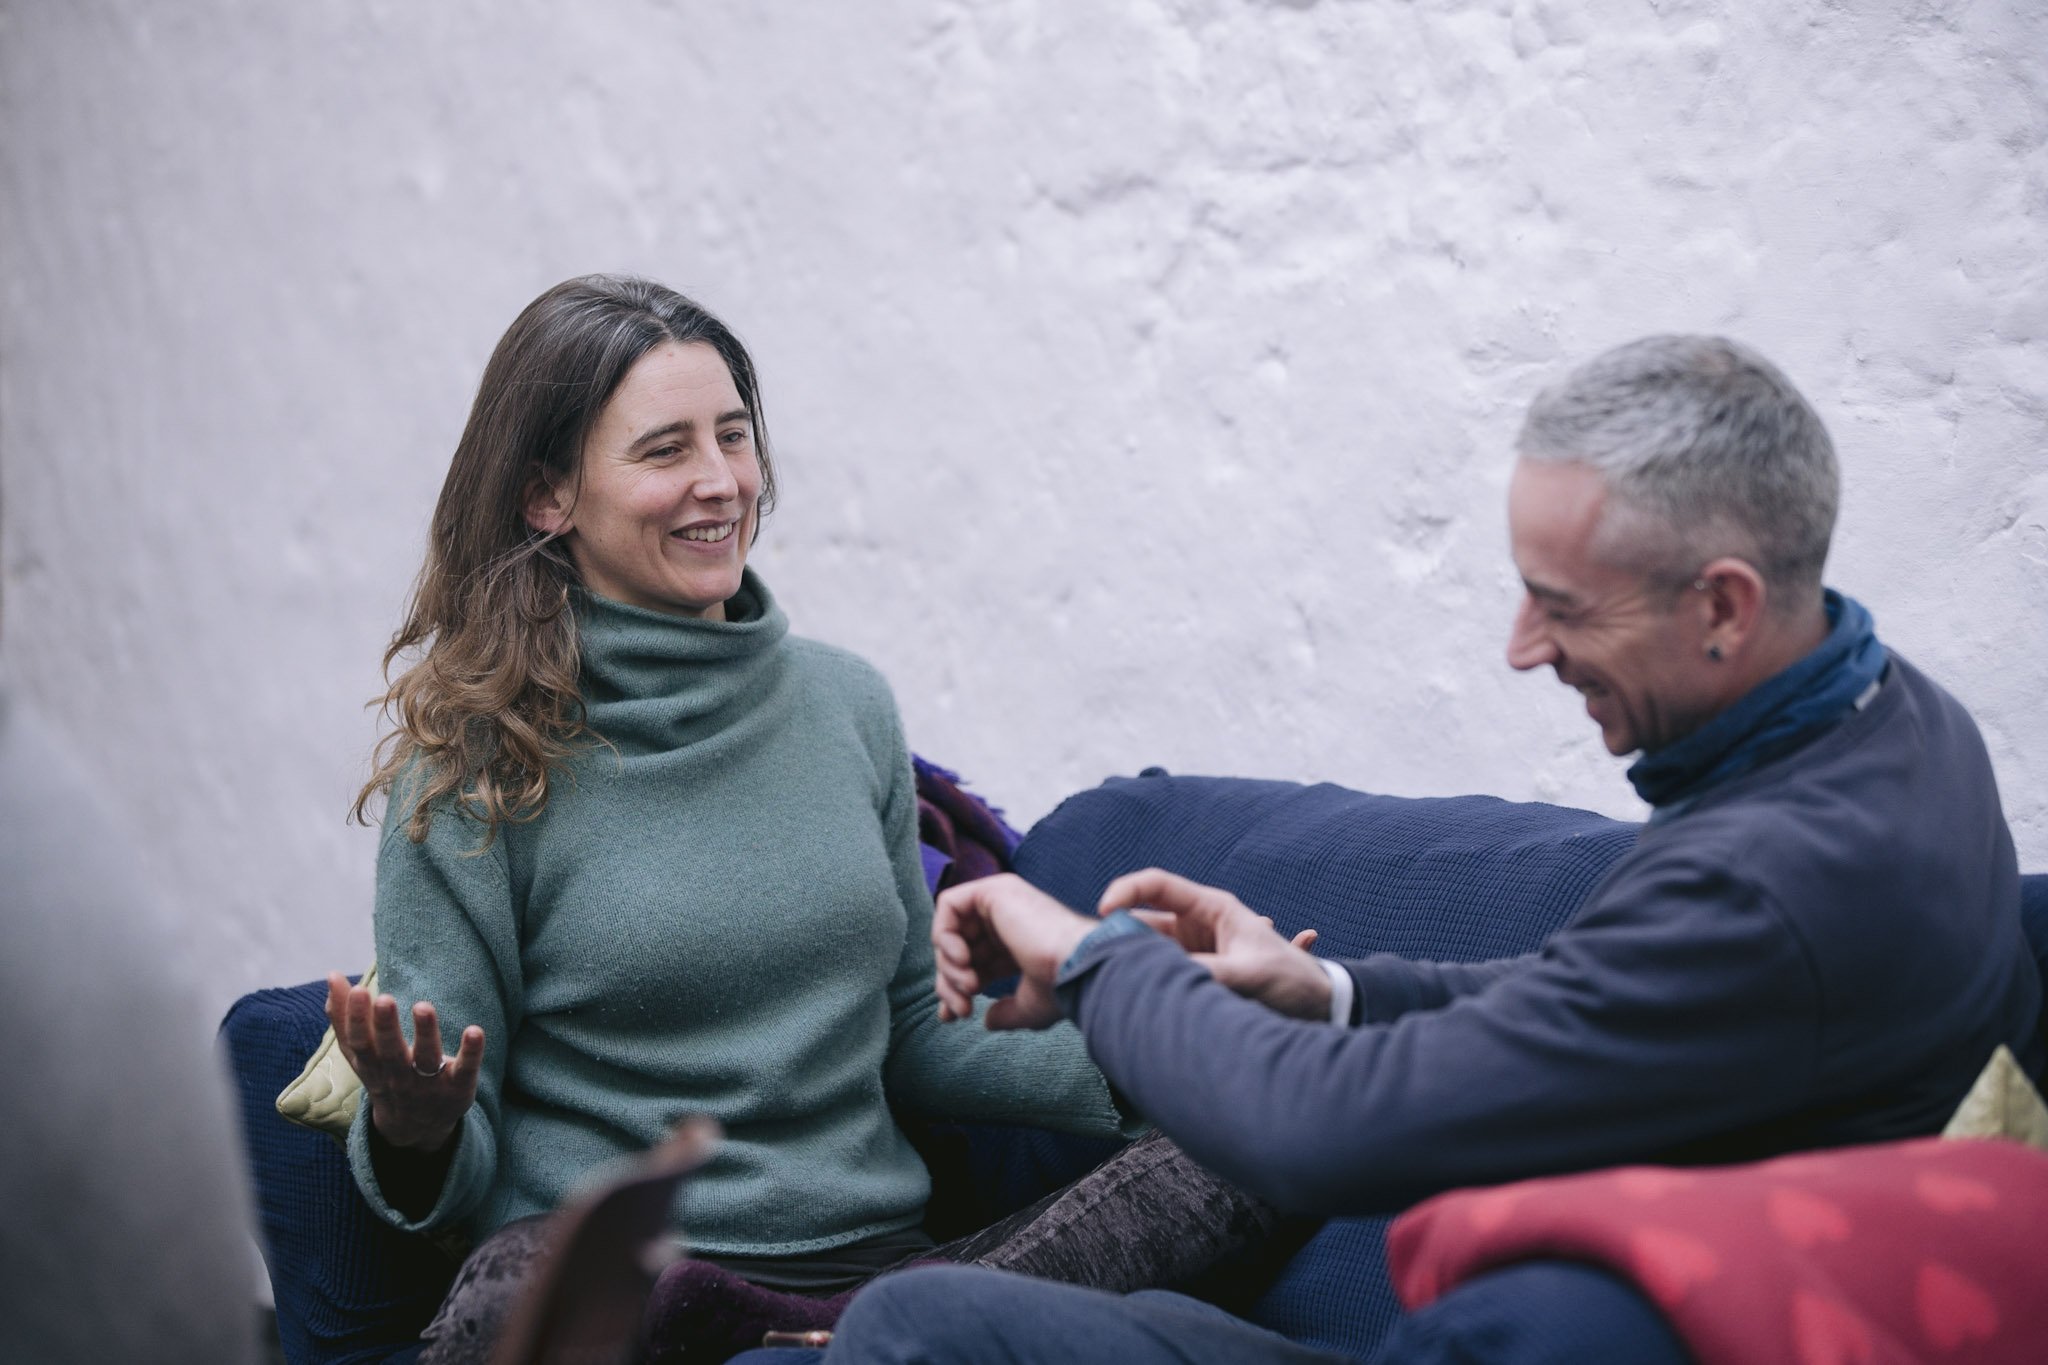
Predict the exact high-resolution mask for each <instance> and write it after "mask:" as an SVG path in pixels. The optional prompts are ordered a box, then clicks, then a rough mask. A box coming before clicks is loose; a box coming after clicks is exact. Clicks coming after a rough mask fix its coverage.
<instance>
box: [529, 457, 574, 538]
mask: <svg viewBox="0 0 2048 1365" xmlns="http://www.w3.org/2000/svg"><path fill="white" fill-rule="evenodd" d="M570 506H571V503H570V499H569V498H568V496H567V494H566V493H565V491H564V490H563V488H562V487H561V485H559V484H557V483H554V482H552V481H551V480H549V478H548V477H547V476H546V475H545V474H541V473H538V472H536V473H535V474H534V476H533V478H532V479H531V480H530V481H529V482H528V483H527V485H526V498H525V512H526V524H527V525H528V526H531V527H532V528H533V529H534V530H536V531H538V532H540V533H541V534H542V535H544V536H565V535H567V534H569V532H570V530H571V529H572V527H571V523H570V520H569V510H570Z"/></svg>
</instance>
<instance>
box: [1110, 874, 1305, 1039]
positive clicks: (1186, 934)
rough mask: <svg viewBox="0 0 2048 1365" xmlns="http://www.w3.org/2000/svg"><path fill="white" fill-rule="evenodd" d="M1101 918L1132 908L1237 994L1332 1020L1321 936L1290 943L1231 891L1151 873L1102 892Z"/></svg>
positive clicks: (1280, 1009) (1132, 876)
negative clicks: (1313, 952) (1312, 951)
mask: <svg viewBox="0 0 2048 1365" xmlns="http://www.w3.org/2000/svg"><path fill="white" fill-rule="evenodd" d="M1099 910H1100V912H1101V913H1102V914H1105V915H1107V914H1110V913H1111V912H1113V911H1117V910H1129V911H1131V912H1132V913H1133V914H1135V915H1136V916H1137V917H1138V918H1139V919H1141V920H1144V921H1145V922H1146V923H1147V924H1149V925H1151V926H1152V927H1153V928H1154V929H1157V930H1158V931H1159V932H1160V933H1162V934H1164V935H1166V936H1167V937H1168V938H1170V939H1172V940H1174V941H1175V942H1176V943H1178V944H1180V946H1181V947H1182V948H1184V949H1186V950H1187V952H1188V955H1189V956H1191V957H1193V958H1194V960H1195V961H1197V962H1199V963H1201V964H1202V965H1203V966H1204V967H1207V968H1208V969H1209V974H1210V975H1211V976H1213V977H1215V978H1216V979H1217V980H1218V981H1220V982H1222V983H1223V984H1224V985H1226V986H1228V987H1230V989H1232V990H1233V991H1236V992H1237V993H1238V994H1239V995H1243V996H1249V997H1250V998H1251V999H1253V1000H1256V1001H1258V1002H1259V1003H1260V1004H1262V1005H1264V1006H1265V1007H1266V1008H1268V1009H1270V1010H1273V1011H1275V1012H1276V1013H1279V1014H1286V1015H1292V1016H1293V1017H1294V1018H1297V1019H1327V1018H1329V1017H1330V978H1329V976H1328V974H1326V973H1325V972H1324V971H1323V967H1322V964H1321V963H1320V962H1318V961H1316V959H1315V958H1313V957H1311V956H1310V955H1309V952H1308V948H1309V945H1310V944H1312V943H1314V942H1315V941H1316V931H1315V930H1313V929H1304V930H1302V931H1301V932H1300V933H1298V934H1296V935H1295V936H1294V938H1293V939H1292V940H1288V939H1284V938H1282V937H1280V935H1279V933H1278V932H1276V931H1275V930H1274V928H1273V921H1272V920H1270V919H1268V918H1266V917H1265V916H1264V915H1261V914H1258V913H1256V912H1255V911H1253V910H1252V909H1250V908H1249V907H1248V906H1246V905H1245V903H1244V902H1243V901H1241V900H1239V899H1238V898H1237V897H1235V896H1233V895H1231V894H1230V893H1229V892H1228V891H1224V890H1220V889H1218V888H1216V887H1213V886H1203V885H1202V884H1201V883H1200V882H1191V881H1189V880H1188V879H1187V878H1186V877H1179V876H1175V875H1174V874H1173V873H1171V872H1163V871H1161V870H1160V869H1158V868H1156V867H1154V868H1147V869H1146V870H1145V871H1143V872H1132V873H1129V874H1128V875H1126V876H1122V877H1118V878H1117V879H1116V880H1115V881H1113V882H1111V883H1110V884H1109V889H1108V890H1107V891H1104V892H1103V893H1102V903H1101V905H1100V907H1099Z"/></svg>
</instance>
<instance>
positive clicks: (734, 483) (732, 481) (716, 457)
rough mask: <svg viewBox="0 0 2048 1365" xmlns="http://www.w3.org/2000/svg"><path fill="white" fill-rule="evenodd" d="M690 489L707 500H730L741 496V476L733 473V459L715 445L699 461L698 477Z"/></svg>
mask: <svg viewBox="0 0 2048 1365" xmlns="http://www.w3.org/2000/svg"><path fill="white" fill-rule="evenodd" d="M690 491H691V492H692V493H694V494H695V495H696V496H697V497H699V498H701V499H703V500H704V501H705V502H730V501H732V500H733V499H734V498H736V497H738V496H739V493H740V481H739V476H738V475H737V474H735V473H733V468H732V461H731V460H729V459H728V458H727V457H726V452H725V451H723V450H720V449H718V448H717V447H716V446H715V445H714V446H713V447H712V448H711V450H710V452H709V453H708V454H707V455H706V456H705V458H704V459H702V460H700V461H698V462H697V477H696V479H695V480H694V481H693V483H692V486H691V489H690Z"/></svg>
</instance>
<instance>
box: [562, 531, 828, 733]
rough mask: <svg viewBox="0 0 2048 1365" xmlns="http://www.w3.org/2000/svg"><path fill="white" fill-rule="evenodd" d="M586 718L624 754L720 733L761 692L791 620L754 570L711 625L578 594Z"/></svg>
mask: <svg viewBox="0 0 2048 1365" xmlns="http://www.w3.org/2000/svg"><path fill="white" fill-rule="evenodd" d="M572 596H573V600H574V606H575V611H576V626H577V631H578V634H579V637H580V641H581V646H582V653H583V669H582V680H581V681H582V689H583V706H584V716H585V719H586V720H587V721H588V722H589V724H590V726H591V728H592V729H594V730H595V731H597V733H598V734H600V735H602V736H604V738H606V739H607V740H609V741H611V743H612V744H613V745H615V746H617V747H618V748H619V749H620V751H621V752H629V753H630V752H649V751H654V752H663V751H667V750H669V749H673V748H676V747H678V746H680V745H682V744H687V743H689V742H691V741H692V740H694V739H697V738H701V737H703V736H704V735H705V734H707V733H709V732H711V731H715V730H716V729H718V728H720V726H721V724H722V723H723V720H724V718H726V717H729V716H730V714H731V708H732V707H733V706H734V704H735V703H742V702H745V701H747V700H749V699H751V698H756V697H758V696H760V695H761V694H762V692H763V691H765V689H766V687H767V685H768V683H769V677H768V674H769V672H770V671H771V670H773V669H774V667H775V665H776V661H777V658H778V656H779V651H778V650H777V648H776V646H777V645H779V644H780V643H781V642H782V639H783V637H784V636H785V635H787V634H788V633H789V618H788V617H786V616H784V615H783V614H782V608H781V607H779V606H777V605H776V603H775V598H774V596H773V595H772V594H770V593H769V591H768V585H767V584H765V583H763V582H762V581H761V580H760V578H759V577H758V576H756V575H755V573H754V571H753V570H752V569H748V570H746V571H745V573H743V574H742V575H741V577H740V589H739V591H738V592H736V593H734V594H733V595H732V597H731V598H729V599H727V601H726V604H725V615H726V619H725V620H723V621H707V620H702V619H699V618H697V617H691V616H671V615H669V614H668V613H667V612H661V611H653V610H650V609H649V608H646V607H635V606H628V605H627V604H626V603H624V602H615V601H613V600H611V599H610V598H608V597H599V596H598V595H597V594H595V593H592V592H588V591H585V590H583V589H580V588H579V589H576V590H574V592H573V594H572Z"/></svg>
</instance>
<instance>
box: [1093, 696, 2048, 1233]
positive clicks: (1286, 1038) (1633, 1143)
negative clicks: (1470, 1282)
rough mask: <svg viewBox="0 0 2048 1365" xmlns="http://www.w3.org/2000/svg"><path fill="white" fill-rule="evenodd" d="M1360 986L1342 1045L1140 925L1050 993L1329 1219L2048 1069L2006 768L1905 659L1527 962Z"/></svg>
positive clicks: (1813, 1140) (1270, 1180)
mask: <svg viewBox="0 0 2048 1365" xmlns="http://www.w3.org/2000/svg"><path fill="white" fill-rule="evenodd" d="M1255 908H1257V907H1255ZM1345 965H1346V966H1347V967H1348V968H1349V970H1350V971H1351V973H1352V975H1353V977H1354V979H1355V980H1356V982H1357V984H1358V987H1359V1008H1358V1010H1357V1012H1356V1026H1355V1027H1352V1028H1348V1029H1346V1028H1332V1027H1331V1026H1329V1025H1328V1024H1316V1023H1305V1022H1301V1021H1298V1020H1293V1019H1286V1018H1282V1017H1281V1016H1279V1015H1276V1014H1273V1013H1271V1012H1270V1011H1268V1010H1266V1009H1265V1008H1264V1007H1262V1006H1260V1005H1258V1004H1255V1003H1253V1002H1251V1001H1249V1000H1244V999H1240V998H1239V997H1237V996H1235V995H1233V994H1231V993H1230V992H1229V991H1228V990H1225V989H1224V988H1223V987H1221V986H1218V985H1216V984H1215V983H1214V982H1213V981H1212V980H1210V979H1209V977H1208V975H1207V973H1206V972H1204V971H1203V970H1202V969H1201V968H1200V967H1199V966H1197V965H1195V964H1194V963H1193V962H1191V961H1189V960H1188V959H1187V957H1186V956H1185V955H1183V954H1182V953H1181V951H1180V950H1179V949H1178V948H1176V947H1174V946H1173V945H1171V944H1170V943H1168V942H1167V941H1166V940H1165V939H1163V938H1160V937H1158V936H1156V935H1149V934H1134V935H1127V936H1124V937H1121V938H1110V939H1108V940H1107V941H1103V942H1101V943H1100V944H1099V945H1097V946H1091V947H1090V949H1089V951H1087V952H1085V953H1083V954H1082V955H1080V956H1078V957H1077V959H1076V960H1075V961H1074V962H1073V963H1071V964H1070V965H1069V966H1068V968H1067V970H1066V972H1065V973H1064V975H1063V978H1062V985H1061V996H1062V999H1063V1000H1064V1001H1065V1002H1066V1004H1067V1008H1068V1010H1069V1012H1070V1013H1071V1014H1073V1016H1074V1018H1075V1021H1076V1022H1077V1023H1078V1024H1079V1025H1080V1027H1081V1031H1082V1032H1083V1034H1085V1035H1086V1037H1087V1040H1088V1045H1089V1049H1090V1051H1091V1052H1092V1053H1093V1054H1094V1056H1095V1059H1096V1061H1097V1063H1098V1064H1099V1065H1100V1066H1101V1067H1102V1070H1103V1071H1104V1073H1106V1074H1107V1075H1108V1076H1109V1078H1110V1080H1111V1081H1112V1082H1113V1083H1114V1084H1115V1085H1116V1086H1117V1087H1118V1088H1119V1089H1120V1090H1122V1092H1123V1093H1124V1094H1125V1095H1126V1096H1128V1097H1129V1098H1130V1099H1131V1100H1132V1101H1134V1102H1135V1103H1136V1105H1137V1107H1138V1108H1139V1109H1141V1110H1142V1111H1143V1112H1144V1113H1145V1114H1146V1116H1147V1117H1149V1118H1151V1119H1152V1120H1153V1121H1154V1122H1156V1123H1157V1124H1158V1125H1159V1126H1160V1127H1161V1128H1162V1129H1164V1130H1165V1131H1166V1132H1167V1133H1169V1134H1170V1135H1171V1136H1172V1137H1173V1138H1174V1139H1175V1141H1177V1142H1179V1143H1180V1144H1181V1145H1182V1146H1183V1147H1184V1148H1186V1150H1187V1151H1188V1152H1190V1153H1191V1154H1192V1155H1194V1156H1195V1157H1196V1158H1197V1159H1198V1160H1200V1161H1201V1162H1202V1163H1203V1164H1205V1165H1207V1166H1209V1167H1211V1168H1212V1169H1213V1170H1215V1171H1216V1172H1218V1173H1219V1174H1221V1175H1223V1176H1226V1177H1228V1178H1229V1179H1231V1180H1233V1181H1235V1182H1237V1183H1239V1184H1240V1185H1242V1186H1243V1187H1244V1188H1246V1189H1248V1190H1250V1191H1252V1192H1253V1193H1255V1194H1258V1195H1260V1196H1262V1197H1263V1198H1265V1199H1267V1200H1268V1201H1270V1202H1271V1203H1273V1204H1275V1205H1276V1206H1278V1207H1279V1208H1281V1209H1283V1210H1287V1211H1290V1212H1298V1213H1306V1214H1315V1215H1322V1216H1329V1215H1337V1214H1360V1213H1375V1212H1384V1211H1388V1210H1391V1209H1396V1208H1400V1207H1404V1206H1406V1205H1408V1204H1410V1203H1413V1202H1414V1201H1415V1200H1417V1199H1420V1198H1423V1197H1425V1196H1427V1195H1430V1194H1434V1193H1436V1192H1438V1191H1441V1190H1445V1189H1450V1188H1455V1187H1458V1186H1465V1185H1480V1184H1492V1183H1497V1182H1501V1181H1506V1180H1514V1179H1520V1178H1523V1177H1527V1176H1533V1175H1541V1174H1547V1173H1552V1172H1558V1171H1569V1170H1577V1169H1586V1168H1591V1167H1597V1166H1604V1165H1612V1164H1615V1163H1618V1162H1627V1161H1643V1160H1659V1161H1676V1162H1710V1161H1735V1160H1744V1159H1749V1158H1754V1157H1760V1156H1764V1155H1768V1154H1772V1153H1777V1152H1783V1151H1789V1150H1794V1149H1799V1148H1808V1147H1819V1146H1828V1145H1837V1144H1844V1143H1854V1142H1873V1141H1880V1140H1883V1139H1887V1138H1898V1137H1907V1136H1912V1135H1921V1134H1927V1133H1933V1132H1937V1131H1939V1130H1940V1129H1941V1127H1942V1125H1943V1124H1944V1123H1945V1122H1946V1121H1947V1119H1948V1117H1949V1115H1950V1113H1951V1112H1952V1111H1953V1110H1954V1108H1955V1106H1956V1105H1957V1103H1959V1102H1960V1101H1961V1099H1962V1096H1963V1094H1964V1092H1965V1091H1967V1090H1968V1088H1969V1085H1970V1082H1971V1080H1972V1079H1973V1078H1974V1077H1975V1075H1976V1073H1977V1071H1978V1070H1979V1069H1980V1068H1981V1067H1982V1066H1983V1065H1984V1063H1985V1062H1986V1061H1987V1060H1988V1059H1989V1058H1990V1055H1991V1052H1992V1049H1993V1048H1994V1047H1996V1046H1997V1045H1998V1044H1999V1043H2007V1044H2010V1045H2011V1046H2012V1047H2013V1049H2014V1051H2015V1052H2017V1053H2018V1054H2019V1056H2020V1059H2021V1060H2022V1062H2024V1063H2025V1064H2026V1065H2027V1066H2028V1068H2029V1070H2030V1071H2034V1072H2038V1070H2039V1067H2040V1063H2041V1039H2040V1034H2039V1022H2040V1017H2041V981H2040V975H2039V973H2038V972H2037V970H2036V968H2035V966H2034V962H2033V959H2032V958H2031V956H2030V955H2029V953H2028V950H2027V946H2026V941H2025V938H2024V936H2023V934H2022V932H2021V929H2020V922H2019V871H2018V866H2017V864H2016V861H2015V858H2014V854H2013V845H2012V837H2011V834H2010V832H2009V831H2008V830H2007V828H2006V823H2005V817H2004V815H2003V813H2002V812H2001V810H2000V808H1999V802H1998V790H1997V786H1996V784H1995V782H1994V780H1993V777H1992V772H1991V764H1990V760H1989V758H1988V757H1987V755H1986V754H1985V751H1984V745H1983V741H1982V739H1981V738H1980V737H1979V735H1978V733H1977V728H1976V725H1975V724H1974V723H1973V722H1972V721H1971V720H1970V717H1969V715H1968V714H1967V713H1966V712H1965V711H1964V710H1963V708H1962V707H1961V706H1960V705H1959V704H1958V703H1957V702H1956V701H1955V699H1954V698H1952V697H1950V696H1949V695H1948V694H1947V693H1946V692H1944V691H1943V690H1942V689H1941V688H1939V687H1938V686H1936V685H1935V684H1934V683H1933V682H1931V681H1929V680H1928V679H1927V678H1926V677H1925V676H1924V675H1922V674H1921V673H1919V672H1918V671H1917V670H1915V669H1913V668H1912V667H1911V666H1910V665H1908V664H1906V663H1905V662H1904V661H1903V660H1901V659H1899V658H1898V657H1897V656H1896V655H1894V656H1893V658H1892V664H1891V668H1890V672H1889V673H1888V674H1887V676H1886V678H1885V683H1884V686H1883V687H1882V688H1881V689H1880V690H1879V692H1878V694H1877V696H1876V697H1875V698H1874V699H1873V700H1872V701H1871V703H1870V704H1869V706H1868V707H1867V708H1865V709H1864V710H1862V711H1858V712H1852V713H1850V714H1849V715H1848V716H1847V717H1846V718H1845V719H1844V720H1843V721H1842V722H1841V723H1840V724H1839V725H1836V726H1835V727H1833V728H1832V729H1830V730H1827V731H1825V732H1823V733H1822V734H1821V735H1820V736H1819V737H1817V738H1816V739H1814V740H1813V741H1811V742H1810V743H1808V744H1807V745H1806V746H1804V747H1803V748H1801V749H1799V750H1797V751H1795V752H1794V753H1791V754H1789V755H1786V756H1784V757H1782V758H1780V759H1778V760H1776V761H1774V762H1772V763H1770V764H1768V765H1766V766H1765V767H1762V768H1759V769H1757V770H1755V771H1753V772H1751V773H1748V774H1746V775H1744V776H1742V777H1740V778H1737V779H1735V780H1733V781H1731V782H1728V783H1727V784H1725V785H1724V786H1722V787H1719V788H1716V789H1714V790H1712V791H1710V792H1708V793H1707V794H1706V795H1705V796H1703V797H1701V798H1700V799H1699V800H1698V801H1697V802H1696V803H1695V804H1693V805H1692V806H1691V807H1690V808H1688V809H1687V810H1685V811H1684V813H1682V814H1679V815H1677V816H1675V817H1673V818H1670V819H1667V820H1664V821H1661V822H1659V823H1657V824H1655V825H1652V826H1649V827H1647V828H1646V829H1645V830H1644V832H1643V834H1642V836H1641V838H1640V839H1639V840H1638V842H1637V843H1636V846H1635V847H1634V848H1633V849H1632V850H1631V851H1630V852H1629V853H1628V854H1626V855H1625V856H1623V857H1622V858H1621V859H1620V860H1619V861H1618V862H1617V863H1616V864H1615V866H1614V867H1613V869H1612V870H1611V871H1610V872H1609V874H1608V876H1607V877H1606V879H1605V880H1604V881H1603V882H1602V883H1601V884H1600V885H1599V887H1598V888H1596V889H1595V890H1594V892H1593V893H1592V895H1591V896H1590V897H1589V898H1588V900H1587V903H1586V904H1585V906H1584V907H1583V908H1582V909H1581V910H1580V912H1579V913H1578V914H1577V915H1576V916H1575V917H1574V919H1573V920H1572V922H1571V923H1570V924H1568V925H1567V926H1566V927H1565V928H1564V929H1562V930H1560V931H1559V932H1558V933H1557V934H1555V935H1554V936H1553V937H1552V938H1551V939H1550V940H1549V942H1547V943H1546V944H1545V945H1544V946H1543V948H1542V949H1541V950H1540V951H1539V952H1536V953H1532V954H1529V955H1527V956H1525V957H1519V958H1513V959H1506V960H1502V961H1497V962H1488V963H1477V964H1448V963H1425V962H1412V961H1409V960H1407V959H1404V958H1400V957H1397V956H1394V955H1392V954H1384V953H1383V954H1377V955H1375V956H1372V957H1368V958H1364V959H1362V960H1359V961H1355V962H1350V963H1347V964H1345Z"/></svg>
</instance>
